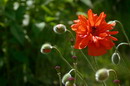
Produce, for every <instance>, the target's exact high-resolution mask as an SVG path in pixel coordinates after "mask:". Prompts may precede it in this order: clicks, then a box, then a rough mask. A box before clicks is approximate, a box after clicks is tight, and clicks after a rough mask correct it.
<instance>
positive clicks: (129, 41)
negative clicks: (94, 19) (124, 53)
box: [115, 20, 130, 45]
mask: <svg viewBox="0 0 130 86" xmlns="http://www.w3.org/2000/svg"><path fill="white" fill-rule="evenodd" d="M115 22H117V23H119V24H120V26H121V30H122V32H123V34H124V36H125V38H126V40H127V42H128V43H130V40H129V38H128V36H127V34H126V32H125V29H124V27H123V25H122V23H121V22H120V21H118V20H115ZM129 45H130V44H129Z"/></svg>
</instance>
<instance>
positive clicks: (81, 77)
mask: <svg viewBox="0 0 130 86" xmlns="http://www.w3.org/2000/svg"><path fill="white" fill-rule="evenodd" d="M53 48H55V49H56V50H57V51H58V52H59V54H60V57H61V58H62V60H63V61H65V62H66V64H67V65H68V66H69V67H70V68H71V69H74V68H73V67H72V66H71V65H70V64H69V62H68V61H67V60H66V59H65V58H64V57H63V55H62V54H61V52H60V51H59V49H57V47H55V46H54V47H53ZM75 71H76V72H77V75H78V77H79V78H80V79H81V80H83V81H84V83H85V86H88V84H87V83H86V81H85V80H84V79H83V76H82V74H81V73H80V72H79V71H78V70H75Z"/></svg>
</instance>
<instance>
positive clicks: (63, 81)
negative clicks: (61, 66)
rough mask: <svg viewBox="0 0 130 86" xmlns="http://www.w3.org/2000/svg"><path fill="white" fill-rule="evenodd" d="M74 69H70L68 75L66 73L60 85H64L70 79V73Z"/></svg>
mask: <svg viewBox="0 0 130 86" xmlns="http://www.w3.org/2000/svg"><path fill="white" fill-rule="evenodd" d="M74 70H75V69H71V70H70V71H69V72H68V73H66V74H65V75H64V76H63V78H62V83H63V84H65V83H66V82H67V81H68V80H69V79H71V77H72V76H71V74H70V73H71V72H72V71H74Z"/></svg>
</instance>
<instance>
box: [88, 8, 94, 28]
mask: <svg viewBox="0 0 130 86" xmlns="http://www.w3.org/2000/svg"><path fill="white" fill-rule="evenodd" d="M88 20H89V21H90V24H91V26H94V20H93V12H92V10H91V9H90V10H88Z"/></svg>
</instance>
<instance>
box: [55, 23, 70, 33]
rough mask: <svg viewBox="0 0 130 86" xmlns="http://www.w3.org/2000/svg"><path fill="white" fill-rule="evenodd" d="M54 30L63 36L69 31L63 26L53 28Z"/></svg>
mask: <svg viewBox="0 0 130 86" xmlns="http://www.w3.org/2000/svg"><path fill="white" fill-rule="evenodd" d="M53 30H54V32H55V33H57V34H62V33H64V32H66V31H67V29H66V26H65V25H63V24H58V25H55V26H54V27H53Z"/></svg>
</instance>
